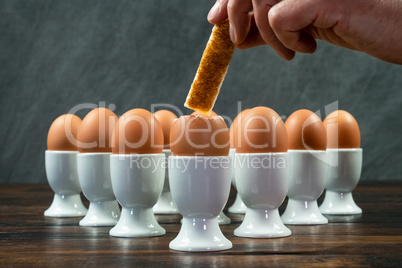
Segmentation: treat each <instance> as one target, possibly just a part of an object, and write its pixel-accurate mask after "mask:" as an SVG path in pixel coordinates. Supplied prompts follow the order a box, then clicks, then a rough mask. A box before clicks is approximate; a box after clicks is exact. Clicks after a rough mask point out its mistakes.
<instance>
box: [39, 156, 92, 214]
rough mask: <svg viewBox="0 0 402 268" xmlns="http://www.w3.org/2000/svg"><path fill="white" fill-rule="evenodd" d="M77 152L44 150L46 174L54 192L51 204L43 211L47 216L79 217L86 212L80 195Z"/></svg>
mask: <svg viewBox="0 0 402 268" xmlns="http://www.w3.org/2000/svg"><path fill="white" fill-rule="evenodd" d="M77 154H78V151H49V150H47V151H46V152H45V167H46V176H47V180H48V182H49V185H50V187H51V188H52V190H53V191H54V193H55V194H54V198H53V202H52V204H51V205H50V207H49V208H48V209H47V210H46V211H45V213H44V214H45V216H47V217H80V216H84V215H85V214H86V213H87V209H86V207H84V205H83V204H82V201H81V197H80V193H81V187H80V183H79V181H78V175H77Z"/></svg>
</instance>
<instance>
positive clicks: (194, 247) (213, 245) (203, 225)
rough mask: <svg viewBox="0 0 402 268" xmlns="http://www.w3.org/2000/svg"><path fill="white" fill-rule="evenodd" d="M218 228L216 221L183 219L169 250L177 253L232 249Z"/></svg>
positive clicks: (214, 219) (230, 243)
mask: <svg viewBox="0 0 402 268" xmlns="http://www.w3.org/2000/svg"><path fill="white" fill-rule="evenodd" d="M232 246H233V245H232V242H230V241H229V240H228V239H227V238H226V237H225V236H224V235H223V233H222V231H221V229H220V228H219V224H218V219H217V217H215V218H191V217H183V221H182V226H181V229H180V232H179V234H178V235H177V237H176V238H175V239H174V240H172V241H171V242H170V244H169V248H170V249H173V250H178V251H192V252H208V251H221V250H227V249H231V248H232Z"/></svg>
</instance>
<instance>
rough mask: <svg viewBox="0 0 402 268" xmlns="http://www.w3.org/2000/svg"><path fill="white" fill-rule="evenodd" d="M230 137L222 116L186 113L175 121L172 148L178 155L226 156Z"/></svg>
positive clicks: (172, 132)
mask: <svg viewBox="0 0 402 268" xmlns="http://www.w3.org/2000/svg"><path fill="white" fill-rule="evenodd" d="M229 139H230V138H229V130H228V128H227V126H226V123H225V121H224V120H223V119H222V117H220V116H203V115H198V114H195V115H186V116H181V117H180V118H179V119H177V120H176V121H174V122H173V125H172V129H171V131H170V149H171V151H172V155H178V156H226V155H229V149H230V147H229Z"/></svg>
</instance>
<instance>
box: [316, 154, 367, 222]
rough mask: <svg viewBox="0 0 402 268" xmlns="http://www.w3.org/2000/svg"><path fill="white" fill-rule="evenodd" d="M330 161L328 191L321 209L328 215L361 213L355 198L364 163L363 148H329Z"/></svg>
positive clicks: (328, 157)
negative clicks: (353, 193) (353, 194)
mask: <svg viewBox="0 0 402 268" xmlns="http://www.w3.org/2000/svg"><path fill="white" fill-rule="evenodd" d="M327 159H328V163H329V170H328V177H327V182H326V187H325V188H326V193H325V198H324V201H323V203H322V204H321V206H320V211H321V213H323V214H328V215H354V214H361V213H362V209H361V208H359V207H358V206H357V205H356V203H355V201H354V200H353V196H352V191H353V189H354V188H355V187H356V186H357V183H358V182H359V179H360V174H361V170H362V164H363V149H361V148H356V149H327Z"/></svg>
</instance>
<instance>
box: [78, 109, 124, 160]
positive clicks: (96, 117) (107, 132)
mask: <svg viewBox="0 0 402 268" xmlns="http://www.w3.org/2000/svg"><path fill="white" fill-rule="evenodd" d="M117 120H118V117H117V116H116V114H115V113H114V112H112V111H111V110H109V109H106V108H97V109H94V110H92V111H90V112H89V113H88V114H87V115H86V116H85V117H84V119H83V120H82V123H81V125H80V127H79V129H78V135H77V140H78V144H77V145H78V151H79V152H80V153H100V152H106V153H107V152H108V153H111V152H112V146H111V139H112V134H113V130H114V126H115V125H116V122H117Z"/></svg>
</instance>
